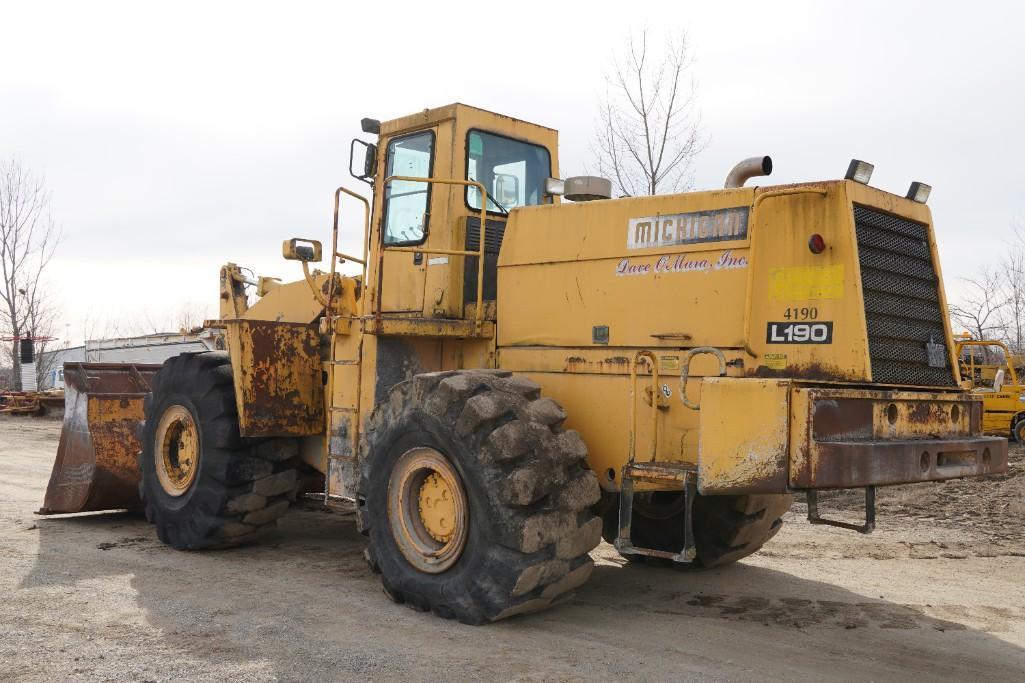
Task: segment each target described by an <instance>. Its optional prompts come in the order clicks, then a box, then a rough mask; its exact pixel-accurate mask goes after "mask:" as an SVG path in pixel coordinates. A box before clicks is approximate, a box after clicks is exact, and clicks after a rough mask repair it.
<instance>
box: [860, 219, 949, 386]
mask: <svg viewBox="0 0 1025 683" xmlns="http://www.w3.org/2000/svg"><path fill="white" fill-rule="evenodd" d="M854 223H855V228H856V230H857V235H858V260H859V261H860V263H861V288H862V291H863V293H864V297H865V322H866V325H867V327H868V353H869V359H870V361H871V363H872V380H873V381H874V382H880V383H882V384H913V385H919V386H952V385H953V384H954V375H953V371H952V369H951V367H950V363H949V358H950V354H949V349H948V348H947V341H946V340H947V337H946V331H945V330H944V325H943V315H944V314H943V311H942V310H941V308H940V298H939V288H938V282H937V277H936V268H935V266H934V265H933V262H932V252H931V251H930V249H929V237H928V229H927V228H926V226H925V225H922V224H921V223H915V222H913V221H909V220H907V219H905V218H897V217H896V216H890V215H888V214H885V213H881V212H879V211H875V210H873V209H869V208H866V207H864V206H857V205H856V206H855V207H854ZM929 344H938V345H939V346H940V347H942V352H943V353H942V355H943V367H933V366H931V365H930V364H929V353H928V350H927V349H928V345H929ZM935 355H936V356H938V355H939V354H935ZM935 362H936V359H935V358H934V363H935Z"/></svg>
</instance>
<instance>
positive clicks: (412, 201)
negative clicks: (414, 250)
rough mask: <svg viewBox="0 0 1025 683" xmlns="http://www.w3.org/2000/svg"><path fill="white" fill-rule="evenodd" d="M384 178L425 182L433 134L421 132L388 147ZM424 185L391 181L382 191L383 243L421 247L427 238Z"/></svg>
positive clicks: (428, 191) (427, 193) (427, 198)
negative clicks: (408, 177) (400, 178)
mask: <svg viewBox="0 0 1025 683" xmlns="http://www.w3.org/2000/svg"><path fill="white" fill-rule="evenodd" d="M387 155H388V159H387V164H386V167H385V175H386V177H387V176H393V175H399V176H412V177H415V178H429V177H430V175H431V167H432V165H433V161H434V133H432V132H431V131H424V132H422V133H414V134H413V135H407V136H405V137H402V138H396V139H394V140H391V141H390V142H389V143H388V151H387ZM430 199H431V188H430V186H429V184H428V183H425V182H419V181H411V180H393V181H391V182H390V183H388V185H387V186H385V188H384V243H385V244H421V243H422V242H423V241H424V239H425V238H426V236H427V221H428V216H429V212H428V208H427V207H428V206H429V205H430Z"/></svg>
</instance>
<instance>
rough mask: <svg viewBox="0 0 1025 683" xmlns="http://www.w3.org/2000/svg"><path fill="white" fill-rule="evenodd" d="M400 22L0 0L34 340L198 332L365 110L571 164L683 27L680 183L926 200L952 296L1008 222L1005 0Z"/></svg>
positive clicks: (265, 8)
mask: <svg viewBox="0 0 1025 683" xmlns="http://www.w3.org/2000/svg"><path fill="white" fill-rule="evenodd" d="M402 5H403V3H398V2H388V3H348V2H332V3H302V2H288V3H278V4H276V5H262V4H259V3H254V2H246V3H238V4H229V3H221V2H218V3H214V2H199V3H192V2H175V3H166V2H164V3H144V2H125V3H108V2H98V1H93V2H67V3H56V2H31V1H30V0H21V1H19V2H7V1H6V0H0V9H2V14H0V21H2V22H3V24H4V31H3V32H2V37H0V64H2V65H3V68H2V69H0V156H3V157H7V158H9V157H10V156H11V155H15V156H17V157H19V158H20V159H21V161H22V163H23V164H24V165H26V166H28V167H30V168H31V169H33V170H35V171H38V172H42V173H45V176H46V179H47V182H48V186H49V188H50V190H51V192H52V195H53V208H54V211H55V214H56V215H57V217H58V219H59V222H60V223H61V225H62V226H63V230H64V235H65V239H64V242H63V245H62V248H61V251H60V253H59V259H58V261H57V263H56V264H55V266H54V269H53V271H52V272H51V273H50V283H51V286H52V287H53V291H54V293H55V295H56V298H57V301H58V303H59V305H60V307H61V309H62V311H63V316H62V321H63V322H62V324H61V325H59V326H58V330H57V331H58V333H59V334H60V335H61V336H66V335H65V329H67V331H68V334H67V336H69V337H70V340H71V341H72V342H77V341H80V340H81V338H82V336H83V334H84V333H85V328H86V321H87V320H88V321H91V324H92V325H93V327H94V328H95V327H96V326H97V325H98V324H102V322H105V321H107V320H114V321H127V322H129V323H132V322H135V323H141V322H142V321H143V320H144V319H145V318H146V317H149V318H150V319H151V320H153V321H155V322H157V323H158V324H159V321H170V320H171V319H172V318H173V316H174V313H175V311H176V310H178V309H179V308H181V307H182V306H189V307H192V308H197V307H198V308H200V309H202V308H206V311H207V313H208V315H210V316H214V315H216V310H217V307H216V303H217V298H216V297H217V271H218V268H219V266H220V264H222V263H224V262H225V261H229V260H231V261H235V262H237V263H240V264H244V265H248V266H250V267H253V268H254V269H255V270H256V271H257V272H259V273H261V274H267V275H277V276H283V277H286V278H293V277H298V276H299V271H298V267H297V265H296V264H294V263H288V262H284V261H282V260H281V259H280V256H279V254H280V244H281V241H282V239H285V238H287V237H292V236H299V235H303V236H313V237H317V236H320V237H321V238H323V239H325V240H327V239H328V238H329V230H330V220H331V202H332V191H333V189H334V188H335V187H336V186H337V185H339V184H342V183H344V184H349V185H357V186H358V185H359V184H358V183H356V182H355V181H353V180H352V179H351V178H350V177H349V176H348V173H347V161H348V146H349V140H350V139H351V138H353V137H356V136H359V135H360V130H359V120H360V118H361V117H363V116H371V117H374V118H379V119H388V118H393V117H397V116H401V115H405V114H409V113H413V112H416V111H419V110H421V109H423V108H425V107H433V106H439V105H443V104H447V103H450V102H455V101H459V102H465V103H467V104H471V105H475V106H479V107H483V108H487V109H491V110H494V111H498V112H502V113H505V114H509V115H511V116H515V117H517V118H521V119H526V120H528V121H532V122H536V123H540V124H543V125H547V126H550V127H553V128H557V129H558V130H559V131H560V136H561V149H560V156H561V162H562V168H561V172H562V175H563V176H567V175H574V174H579V173H581V172H583V171H584V169H585V165H589V164H591V165H592V167H593V164H592V162H591V158H590V151H589V149H590V139H591V136H592V133H593V130H594V124H595V115H596V105H597V102H598V96H599V94H600V92H601V90H602V88H603V72H604V71H605V70H606V69H607V66H608V63H609V60H610V55H611V53H612V51H613V50H614V49H615V48H617V47H619V46H621V45H622V44H623V43H624V41H625V38H626V35H627V33H628V32H629V30H631V29H634V30H639V29H641V28H644V27H649V28H650V29H651V30H652V31H653V32H654V35H655V36H657V35H658V33H659V32H660V31H667V30H676V29H680V30H685V31H687V33H688V34H689V36H690V39H691V44H692V49H693V56H694V66H693V68H692V74H693V77H694V79H695V81H696V84H697V88H698V91H697V98H698V99H697V101H698V107H699V109H700V112H701V118H702V127H703V131H704V133H705V134H706V136H707V137H708V141H709V142H708V145H707V147H706V148H705V150H704V151H703V152H702V154H701V156H700V157H699V158H698V159H697V163H696V167H695V180H696V184H697V187H698V188H712V187H721V185H722V180H723V178H724V176H725V174H726V172H727V171H728V170H729V168H730V167H731V166H732V165H733V163H734V162H735V161H737V160H739V159H740V158H742V157H747V156H752V155H755V154H770V155H772V157H773V160H774V162H775V172H774V174H773V177H772V182H774V183H775V182H793V181H806V180H822V179H831V178H837V177H841V176H842V174H843V172H844V171H845V170H846V166H847V162H848V160H849V159H850V158H852V157H857V158H860V159H865V160H867V161H870V162H872V163H874V164H875V165H876V171H875V175H874V177H873V179H872V184H873V185H875V186H877V187H881V188H883V189H887V190H890V191H893V192H896V193H899V194H903V193H904V192H905V191H906V189H907V186H908V184H909V183H910V181H911V180H922V181H924V182H927V183H930V184H931V185H932V186H933V188H934V189H933V194H932V198H931V199H930V201H929V204H930V206H931V207H932V210H933V216H934V219H935V223H936V230H937V235H938V239H939V244H940V252H941V259H942V265H943V270H944V275H945V276H946V279H947V286H948V292H950V293H951V295H952V296H953V297H956V294H957V289H958V287H957V282H956V279H957V277H959V276H968V275H971V274H973V273H974V272H975V271H976V270H977V269H978V268H979V267H980V266H981V265H982V264H984V263H986V262H990V261H993V260H995V259H997V258H998V257H999V252H1000V249H1001V245H1002V244H1004V243H1005V242H1006V241H1008V240H1009V239H1010V238H1011V234H1012V229H1011V226H1012V223H1013V222H1014V221H1016V220H1017V221H1020V222H1023V223H1025V192H1023V184H1025V183H1023V181H1022V168H1021V167H1022V160H1023V159H1025V134H1023V132H1022V121H1025V76H1023V53H1025V49H1023V47H1022V39H1021V36H1020V33H1021V27H1022V26H1023V25H1025V9H1023V7H1025V4H1022V3H1003V4H998V3H986V4H985V5H982V4H971V3H953V2H951V3H939V2H915V3H906V4H905V3H897V2H858V3H842V4H841V3H833V2H830V3H825V2H802V3H796V2H795V3H786V2H764V1H763V2H755V3H744V2H728V3H725V2H701V3H697V2H680V1H679V0H677V1H676V2H666V3H656V2H635V3H622V2H617V3H609V4H603V3H596V2H589V3H580V2H563V3H557V2H550V1H549V2H536V3H535V2H526V1H523V0H517V1H516V2H504V3H502V2H499V3H479V2H477V3H465V4H463V3H454V2H453V3H423V2H418V3H411V4H410V5H409V6H408V7H405V6H402ZM483 8H488V9H487V10H484V9H483ZM350 215H351V214H350ZM349 227H350V234H355V233H356V230H357V228H356V227H355V223H350V224H349ZM348 248H349V249H351V250H352V251H356V250H357V247H356V246H355V245H351V244H350V245H349V246H348ZM65 324H66V325H67V328H65Z"/></svg>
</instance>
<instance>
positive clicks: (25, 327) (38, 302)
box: [0, 158, 60, 389]
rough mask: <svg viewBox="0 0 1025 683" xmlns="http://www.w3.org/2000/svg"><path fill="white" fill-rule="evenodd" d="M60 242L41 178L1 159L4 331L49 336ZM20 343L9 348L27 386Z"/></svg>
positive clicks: (0, 311) (0, 326)
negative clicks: (50, 275)
mask: <svg viewBox="0 0 1025 683" xmlns="http://www.w3.org/2000/svg"><path fill="white" fill-rule="evenodd" d="M59 242H60V230H59V229H58V228H57V226H56V224H55V223H54V220H53V215H52V213H51V211H50V195H49V193H48V192H47V191H46V186H45V183H44V181H43V179H42V178H41V177H37V176H34V175H33V174H32V173H31V172H29V171H28V170H27V169H25V168H24V167H23V166H22V165H21V163H20V162H19V161H18V160H17V159H15V158H12V159H11V160H10V161H8V162H0V330H3V331H4V333H5V335H6V334H9V335H10V336H12V337H20V336H29V335H34V336H49V335H50V333H51V331H52V326H53V320H54V311H53V307H52V305H51V303H50V298H49V296H48V292H47V289H46V286H45V282H44V279H43V274H44V273H45V272H46V268H47V266H48V265H49V264H50V261H51V259H52V258H53V254H54V251H55V250H56V248H57V245H58V243H59ZM17 347H18V344H17V342H15V343H13V344H11V345H10V346H9V347H8V348H7V352H8V354H9V356H10V359H11V367H12V369H13V377H12V380H13V385H14V388H15V389H20V388H21V362H20V358H19V354H18V353H17Z"/></svg>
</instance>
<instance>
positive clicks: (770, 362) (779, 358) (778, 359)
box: [763, 353, 787, 370]
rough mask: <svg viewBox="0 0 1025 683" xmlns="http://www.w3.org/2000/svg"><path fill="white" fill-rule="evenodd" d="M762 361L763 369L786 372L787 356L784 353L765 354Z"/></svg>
mask: <svg viewBox="0 0 1025 683" xmlns="http://www.w3.org/2000/svg"><path fill="white" fill-rule="evenodd" d="M763 360H764V361H765V367H767V368H769V369H770V370H786V368H787V354H785V353H767V354H765V356H764V358H763Z"/></svg>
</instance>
